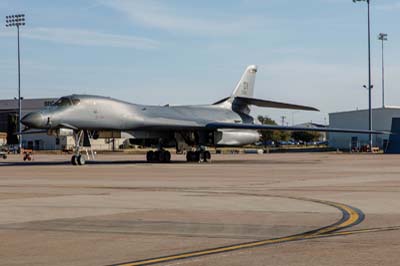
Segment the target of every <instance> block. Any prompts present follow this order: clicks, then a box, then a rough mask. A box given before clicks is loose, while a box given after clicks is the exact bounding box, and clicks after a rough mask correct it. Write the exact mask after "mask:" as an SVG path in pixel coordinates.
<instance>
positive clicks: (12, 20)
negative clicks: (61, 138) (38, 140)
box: [6, 14, 25, 152]
mask: <svg viewBox="0 0 400 266" xmlns="http://www.w3.org/2000/svg"><path fill="white" fill-rule="evenodd" d="M20 26H25V15H24V14H18V15H10V16H6V27H17V40H18V135H19V145H18V148H19V149H18V150H19V152H21V150H22V134H21V129H22V126H21V116H22V105H21V100H22V98H21V60H20V51H19V50H20V49H19V27H20Z"/></svg>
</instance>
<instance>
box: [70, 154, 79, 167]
mask: <svg viewBox="0 0 400 266" xmlns="http://www.w3.org/2000/svg"><path fill="white" fill-rule="evenodd" d="M71 164H72V165H78V159H77V156H76V155H72V157H71Z"/></svg>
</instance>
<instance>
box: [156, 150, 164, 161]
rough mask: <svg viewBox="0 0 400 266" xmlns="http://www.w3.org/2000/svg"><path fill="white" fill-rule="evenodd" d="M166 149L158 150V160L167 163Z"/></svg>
mask: <svg viewBox="0 0 400 266" xmlns="http://www.w3.org/2000/svg"><path fill="white" fill-rule="evenodd" d="M165 153H166V152H165V151H163V150H161V151H159V152H158V156H157V161H158V162H160V163H165Z"/></svg>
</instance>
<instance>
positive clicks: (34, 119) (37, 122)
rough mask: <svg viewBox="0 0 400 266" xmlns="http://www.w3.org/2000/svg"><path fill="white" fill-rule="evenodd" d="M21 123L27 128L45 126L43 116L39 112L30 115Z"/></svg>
mask: <svg viewBox="0 0 400 266" xmlns="http://www.w3.org/2000/svg"><path fill="white" fill-rule="evenodd" d="M21 123H22V124H24V125H25V126H27V127H31V128H40V127H41V126H43V116H42V115H41V114H40V113H38V112H34V113H29V114H27V115H26V116H24V117H23V118H22V120H21Z"/></svg>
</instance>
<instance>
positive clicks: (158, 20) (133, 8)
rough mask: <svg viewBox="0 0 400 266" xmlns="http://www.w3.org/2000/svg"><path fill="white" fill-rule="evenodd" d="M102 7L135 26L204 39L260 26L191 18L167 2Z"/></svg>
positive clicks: (116, 2) (117, 2) (120, 0)
mask: <svg viewBox="0 0 400 266" xmlns="http://www.w3.org/2000/svg"><path fill="white" fill-rule="evenodd" d="M100 3H102V4H103V5H104V6H107V7H109V8H112V9H114V10H116V11H117V12H120V13H122V14H125V15H126V16H128V18H129V19H130V20H131V21H133V22H134V23H138V24H140V25H143V26H145V27H149V28H155V29H160V30H165V31H169V32H175V31H179V32H185V33H193V34H202V35H210V34H214V35H215V34H232V33H237V32H239V31H242V30H245V29H249V28H250V27H254V25H256V23H255V22H256V19H254V18H253V17H252V18H249V17H247V18H246V17H245V18H237V17H233V18H229V17H225V18H223V19H221V18H219V19H215V18H212V17H205V16H203V17H198V16H197V17H196V16H193V14H192V15H188V13H189V12H186V13H185V14H182V13H183V12H179V13H177V12H176V10H174V9H173V8H171V7H168V6H166V5H164V3H165V2H164V3H161V2H158V1H126V0H113V1H110V0H100ZM180 10H182V9H180ZM219 17H221V16H219Z"/></svg>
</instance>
